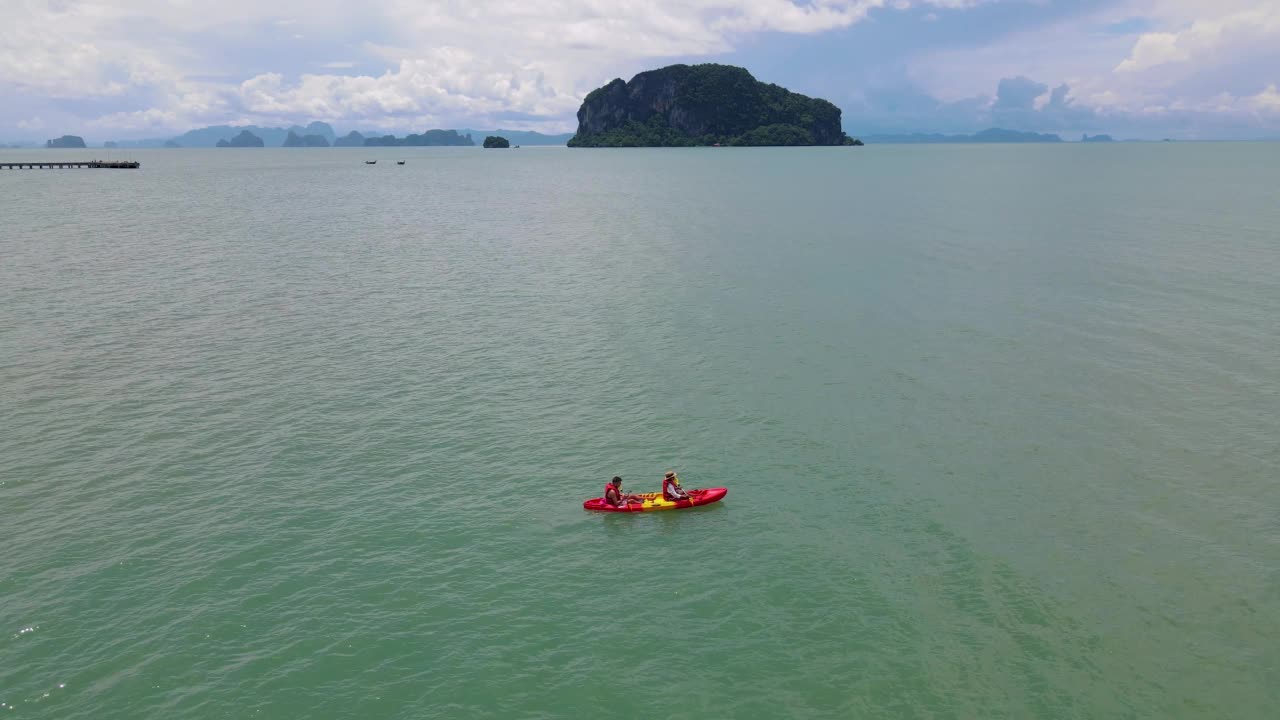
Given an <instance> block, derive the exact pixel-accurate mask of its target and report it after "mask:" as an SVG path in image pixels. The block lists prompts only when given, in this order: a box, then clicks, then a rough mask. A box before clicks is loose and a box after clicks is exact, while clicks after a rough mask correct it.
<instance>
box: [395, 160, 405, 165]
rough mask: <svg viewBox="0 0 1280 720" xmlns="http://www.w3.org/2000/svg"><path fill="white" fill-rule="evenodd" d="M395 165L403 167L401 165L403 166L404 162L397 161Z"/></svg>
mask: <svg viewBox="0 0 1280 720" xmlns="http://www.w3.org/2000/svg"><path fill="white" fill-rule="evenodd" d="M396 164H397V165H403V164H404V161H403V160H397V161H396Z"/></svg>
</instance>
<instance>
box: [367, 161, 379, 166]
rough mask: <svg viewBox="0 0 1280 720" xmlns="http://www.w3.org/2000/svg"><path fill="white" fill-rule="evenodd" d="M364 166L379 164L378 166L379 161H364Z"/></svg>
mask: <svg viewBox="0 0 1280 720" xmlns="http://www.w3.org/2000/svg"><path fill="white" fill-rule="evenodd" d="M364 164H365V165H377V164H378V161H377V160H365V161H364Z"/></svg>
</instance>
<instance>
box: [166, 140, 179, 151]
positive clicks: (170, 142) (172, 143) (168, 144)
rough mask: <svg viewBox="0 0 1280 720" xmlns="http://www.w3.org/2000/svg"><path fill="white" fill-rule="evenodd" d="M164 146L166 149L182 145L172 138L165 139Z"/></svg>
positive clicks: (174, 148)
mask: <svg viewBox="0 0 1280 720" xmlns="http://www.w3.org/2000/svg"><path fill="white" fill-rule="evenodd" d="M164 147H165V149H167V150H176V149H178V148H180V147H182V145H181V144H180V143H178V142H176V141H173V140H165V141H164Z"/></svg>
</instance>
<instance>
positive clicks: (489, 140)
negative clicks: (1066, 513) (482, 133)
mask: <svg viewBox="0 0 1280 720" xmlns="http://www.w3.org/2000/svg"><path fill="white" fill-rule="evenodd" d="M484 146H485V147H487V148H509V147H511V143H509V142H507V139H506V138H504V137H499V136H497V135H490V136H488V137H486V138H485V139H484Z"/></svg>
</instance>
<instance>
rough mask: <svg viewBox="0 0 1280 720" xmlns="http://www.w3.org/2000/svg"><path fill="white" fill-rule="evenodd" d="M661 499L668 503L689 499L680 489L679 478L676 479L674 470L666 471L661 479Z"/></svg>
mask: <svg viewBox="0 0 1280 720" xmlns="http://www.w3.org/2000/svg"><path fill="white" fill-rule="evenodd" d="M662 497H663V498H664V499H666V500H668V501H670V502H675V501H677V500H688V499H689V493H687V492H685V491H684V488H682V487H680V478H678V477H676V473H675V471H674V470H668V471H667V474H666V475H665V476H663V478H662Z"/></svg>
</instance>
